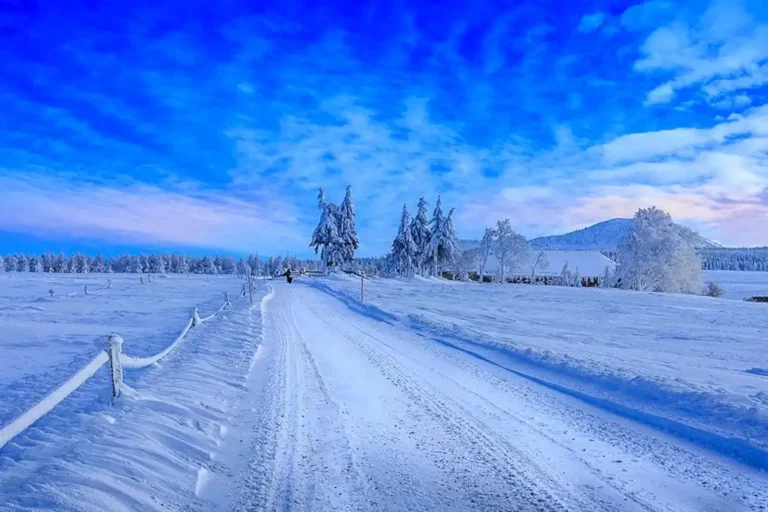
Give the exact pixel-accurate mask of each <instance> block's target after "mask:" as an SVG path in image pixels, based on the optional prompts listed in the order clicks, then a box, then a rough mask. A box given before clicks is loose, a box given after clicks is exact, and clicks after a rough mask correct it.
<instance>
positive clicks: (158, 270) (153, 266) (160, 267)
mask: <svg viewBox="0 0 768 512" xmlns="http://www.w3.org/2000/svg"><path fill="white" fill-rule="evenodd" d="M147 272H148V273H150V274H165V262H164V261H163V258H162V256H160V255H159V254H154V253H153V254H150V255H149V256H148V257H147Z"/></svg>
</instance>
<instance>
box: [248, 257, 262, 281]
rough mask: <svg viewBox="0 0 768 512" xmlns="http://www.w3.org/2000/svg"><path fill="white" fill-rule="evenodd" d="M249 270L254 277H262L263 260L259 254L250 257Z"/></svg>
mask: <svg viewBox="0 0 768 512" xmlns="http://www.w3.org/2000/svg"><path fill="white" fill-rule="evenodd" d="M247 264H248V268H250V269H251V275H252V276H260V275H261V259H260V258H259V255H258V254H251V255H250V256H248V263H247Z"/></svg>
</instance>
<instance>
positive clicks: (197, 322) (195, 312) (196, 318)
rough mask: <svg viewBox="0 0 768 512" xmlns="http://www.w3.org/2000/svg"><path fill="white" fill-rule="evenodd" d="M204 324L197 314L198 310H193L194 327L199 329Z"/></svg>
mask: <svg viewBox="0 0 768 512" xmlns="http://www.w3.org/2000/svg"><path fill="white" fill-rule="evenodd" d="M202 323H203V320H202V319H201V318H200V315H199V314H198V312H197V308H192V327H197V326H198V325H200V324H202Z"/></svg>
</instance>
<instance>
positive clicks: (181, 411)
mask: <svg viewBox="0 0 768 512" xmlns="http://www.w3.org/2000/svg"><path fill="white" fill-rule="evenodd" d="M2 277H3V279H2V280H1V282H2V290H3V294H2V296H3V299H2V300H3V303H2V307H3V310H2V311H3V317H2V321H3V329H2V331H0V332H1V333H2V334H0V361H2V362H3V364H2V365H1V366H0V378H2V380H0V382H2V385H3V388H2V389H0V397H2V399H0V411H2V418H3V420H2V421H0V427H2V426H3V425H4V424H6V423H7V421H9V420H10V419H12V418H13V417H14V416H15V415H16V414H17V413H18V412H20V410H22V409H26V408H28V407H29V406H30V405H33V404H34V402H36V401H37V400H39V399H40V398H41V397H42V396H44V395H46V394H47V393H48V392H50V391H51V390H52V389H53V388H55V387H56V386H57V385H59V384H61V382H62V381H63V380H65V379H66V378H68V377H69V376H71V374H72V373H74V372H75V371H77V370H79V369H80V367H81V366H82V364H83V363H84V362H86V361H87V360H89V359H90V358H91V357H93V355H94V354H95V353H97V351H98V350H99V349H98V348H96V347H95V346H94V345H93V343H92V341H94V340H96V341H98V343H99V344H103V341H104V337H105V333H106V332H109V331H117V332H120V333H121V334H122V335H123V337H124V338H125V345H124V350H125V352H126V353H128V354H130V355H136V356H143V355H149V354H152V353H155V352H157V351H159V350H161V349H162V348H165V347H166V346H167V345H168V344H169V343H170V342H171V341H173V339H174V338H175V336H176V335H177V334H178V331H180V330H181V329H182V327H183V326H184V324H185V323H186V321H187V319H188V318H189V314H190V307H191V306H197V307H199V309H200V313H201V315H207V314H210V313H213V312H214V311H215V310H216V309H218V307H219V306H221V304H222V303H223V301H224V295H223V293H224V292H225V291H226V292H229V294H230V297H231V299H232V300H233V305H232V307H231V308H229V309H225V310H224V311H223V312H222V313H220V314H219V315H218V316H216V317H215V318H214V319H212V320H211V321H210V322H208V323H206V324H205V325H203V326H201V327H196V328H193V329H192V331H190V333H189V334H188V335H187V337H186V338H185V339H184V340H183V342H182V343H181V344H180V345H179V346H178V348H177V349H176V350H175V351H174V352H172V353H171V354H170V355H169V356H168V357H166V358H164V359H162V360H161V361H160V362H159V364H155V365H154V366H153V367H149V368H146V369H141V370H133V369H125V370H124V380H125V388H124V391H123V395H122V396H121V397H120V398H119V399H117V400H115V401H114V402H113V401H112V400H111V387H110V381H109V375H108V372H107V368H103V369H102V370H100V371H99V372H98V373H97V374H96V375H95V376H94V377H93V378H91V379H90V380H88V381H87V382H86V383H85V384H84V385H83V386H82V387H81V388H80V389H78V390H77V391H75V392H74V393H73V394H72V395H71V396H69V397H68V398H66V399H65V400H64V401H63V402H62V403H61V404H59V405H58V406H57V407H56V408H54V409H53V410H52V411H51V412H50V413H49V414H48V415H46V416H45V417H43V418H42V419H41V420H40V421H38V422H37V423H35V424H34V425H33V426H32V427H30V428H29V429H27V430H26V431H24V432H23V433H22V434H20V435H18V436H17V437H15V438H14V439H13V440H12V441H11V442H10V443H8V444H7V445H6V446H5V447H2V448H0V510H2V511H6V510H14V511H15V510H57V511H58V510H78V511H80V510H89V511H90V510H94V511H96V510H98V511H103V510H110V511H112V510H167V509H168V508H169V507H171V508H173V507H176V506H177V505H178V503H179V501H180V500H182V501H183V500H184V499H185V497H189V498H188V499H194V489H195V486H196V485H198V481H199V480H200V479H204V477H205V474H206V469H205V468H206V466H207V464H208V463H209V462H210V460H211V454H212V453H214V452H215V451H216V447H217V446H218V444H219V443H220V442H221V439H222V438H223V437H224V436H225V435H226V424H227V414H228V411H229V410H230V409H231V407H233V405H234V404H235V403H237V402H238V401H239V400H240V398H241V397H240V395H241V394H242V392H243V382H244V379H245V378H246V376H247V375H248V373H249V372H250V371H251V369H252V368H253V366H254V363H255V361H256V357H257V352H258V346H259V345H260V344H261V342H262V337H261V333H262V330H261V325H262V322H261V315H260V313H259V309H258V305H259V301H260V300H261V299H262V297H264V295H265V293H266V291H267V289H266V287H265V285H264V284H263V283H257V284H256V287H257V288H256V290H255V294H254V299H255V300H256V301H257V307H255V308H253V309H252V308H249V307H248V304H247V303H246V302H245V299H243V298H241V297H239V291H240V289H241V286H242V281H240V280H237V279H234V278H233V277H231V276H228V277H211V276H207V277H202V276H190V277H183V276H174V277H168V278H162V277H157V278H156V280H155V281H154V282H153V283H151V284H145V285H141V283H140V282H139V279H138V276H135V275H131V276H109V278H110V279H111V280H112V286H111V287H110V288H109V289H107V290H104V292H102V293H101V294H98V295H94V294H89V295H88V296H87V297H86V296H85V295H74V294H75V293H76V292H77V291H78V290H82V286H83V285H84V284H85V283H88V285H89V290H91V289H94V288H96V284H98V283H101V282H103V281H104V279H103V276H95V277H94V276H91V277H89V276H53V277H52V276H35V275H32V274H30V275H9V276H2ZM145 279H146V277H145ZM52 285H53V288H54V291H55V292H56V295H57V296H56V298H54V299H53V300H52V301H51V300H46V301H38V300H37V299H38V298H39V297H40V296H43V293H44V291H46V290H48V289H50V288H51V286H52ZM91 285H93V287H94V288H92V287H91ZM65 292H66V293H70V294H72V295H71V296H69V295H66V294H65ZM49 297H50V296H49ZM29 304H34V305H35V306H36V307H35V308H27V307H25V306H28V305H29ZM25 361H29V363H28V364H25ZM6 363H8V364H6Z"/></svg>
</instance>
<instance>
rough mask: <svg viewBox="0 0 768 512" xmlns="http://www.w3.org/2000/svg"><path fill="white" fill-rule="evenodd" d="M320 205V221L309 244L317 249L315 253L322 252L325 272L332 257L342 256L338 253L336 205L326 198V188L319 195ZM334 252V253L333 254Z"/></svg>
mask: <svg viewBox="0 0 768 512" xmlns="http://www.w3.org/2000/svg"><path fill="white" fill-rule="evenodd" d="M317 202H318V206H319V208H320V222H319V223H318V224H317V227H316V228H315V231H314V232H313V233H312V241H311V242H310V244H309V246H310V247H312V248H314V249H315V254H317V253H318V251H319V252H320V258H321V259H322V261H323V272H327V271H328V263H329V262H333V260H332V259H331V258H332V257H333V258H336V259H338V257H339V256H340V255H339V254H337V253H336V251H337V250H338V247H339V245H340V244H339V228H338V223H337V222H336V210H337V208H336V206H335V205H333V204H329V203H328V202H327V201H326V200H325V190H324V189H323V188H320V192H319V193H318V196H317ZM332 253H333V254H332Z"/></svg>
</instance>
